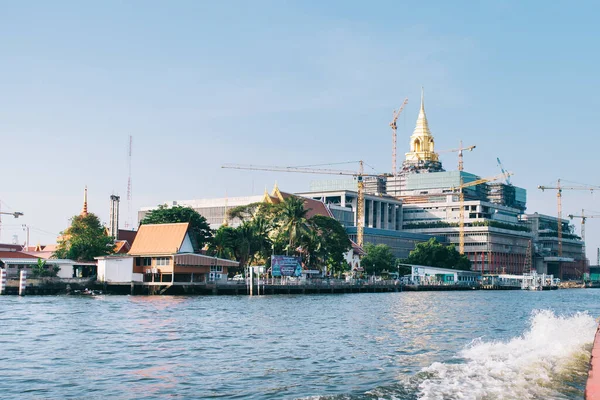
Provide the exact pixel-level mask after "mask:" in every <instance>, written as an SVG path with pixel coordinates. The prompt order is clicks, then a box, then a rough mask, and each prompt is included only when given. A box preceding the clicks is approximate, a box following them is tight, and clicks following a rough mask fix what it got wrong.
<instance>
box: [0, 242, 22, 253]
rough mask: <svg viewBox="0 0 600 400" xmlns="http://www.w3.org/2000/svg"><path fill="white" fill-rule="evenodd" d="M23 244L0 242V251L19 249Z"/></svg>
mask: <svg viewBox="0 0 600 400" xmlns="http://www.w3.org/2000/svg"><path fill="white" fill-rule="evenodd" d="M21 250H23V246H21V245H20V244H8V243H7V244H4V243H0V251H21Z"/></svg>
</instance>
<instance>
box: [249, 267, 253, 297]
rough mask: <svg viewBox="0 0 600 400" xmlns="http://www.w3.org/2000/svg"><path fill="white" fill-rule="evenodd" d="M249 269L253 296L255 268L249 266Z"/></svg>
mask: <svg viewBox="0 0 600 400" xmlns="http://www.w3.org/2000/svg"><path fill="white" fill-rule="evenodd" d="M248 270H249V271H248V272H249V274H248V275H250V296H252V295H253V294H254V293H253V292H254V268H248Z"/></svg>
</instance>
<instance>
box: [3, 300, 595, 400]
mask: <svg viewBox="0 0 600 400" xmlns="http://www.w3.org/2000/svg"><path fill="white" fill-rule="evenodd" d="M599 315H600V290H597V289H596V290H595V289H572V290H559V291H551V292H525V291H497V292H492V291H466V292H405V293H362V294H345V295H341V294H340V295H297V296H293V295H288V296H284V295H281V296H255V297H246V296H198V297H183V296H182V297H160V296H154V297H146V296H133V297H132V296H98V297H75V296H52V297H50V296H48V297H42V296H29V297H17V296H2V297H0V328H1V329H0V393H1V394H2V395H1V397H2V398H19V399H21V398H24V399H28V398H32V399H62V398H74V399H80V398H85V399H96V398H97V399H100V398H115V399H137V398H144V399H163V398H176V399H188V398H190V399H192V398H227V399H230V398H239V399H242V398H243V399H246V398H254V399H281V398H284V399H336V400H337V399H581V398H582V395H583V386H584V383H585V379H586V377H587V363H588V361H589V354H590V349H591V342H592V340H593V337H594V333H595V330H596V323H595V321H594V319H595V318H596V317H598V316H599Z"/></svg>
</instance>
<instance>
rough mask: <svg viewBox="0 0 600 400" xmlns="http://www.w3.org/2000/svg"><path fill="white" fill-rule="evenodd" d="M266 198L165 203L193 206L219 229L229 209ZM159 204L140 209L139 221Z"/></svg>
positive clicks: (166, 203) (224, 198) (236, 223)
mask: <svg viewBox="0 0 600 400" xmlns="http://www.w3.org/2000/svg"><path fill="white" fill-rule="evenodd" d="M263 199H264V195H260V196H243V197H222V198H217V199H196V200H177V201H168V202H165V203H164V204H165V205H167V206H169V207H172V206H183V207H191V208H193V209H194V210H196V211H197V212H198V213H199V214H200V215H202V216H203V217H204V218H206V220H207V222H208V223H209V224H210V227H211V229H218V228H219V227H220V226H221V225H222V224H223V221H225V220H226V219H227V217H226V215H227V210H229V209H231V208H234V207H238V206H245V205H248V204H252V203H259V202H262V201H263ZM156 208H157V206H154V207H142V208H141V209H140V211H138V221H141V220H143V219H144V217H145V216H146V215H147V214H148V213H149V212H150V211H152V210H154V209H156ZM228 223H229V225H230V226H233V227H236V226H238V225H240V224H241V221H240V220H239V219H237V218H236V219H233V220H229V221H228Z"/></svg>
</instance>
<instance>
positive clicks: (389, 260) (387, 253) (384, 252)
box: [361, 243, 396, 275]
mask: <svg viewBox="0 0 600 400" xmlns="http://www.w3.org/2000/svg"><path fill="white" fill-rule="evenodd" d="M364 249H365V251H366V252H367V254H366V255H365V256H364V257H363V259H362V260H361V265H362V267H363V268H364V269H365V272H366V273H367V274H370V275H372V274H381V273H382V272H383V271H388V272H395V271H396V257H395V256H394V253H392V249H391V248H390V246H388V245H385V244H378V245H375V244H373V243H367V244H366V245H365V247H364Z"/></svg>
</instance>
